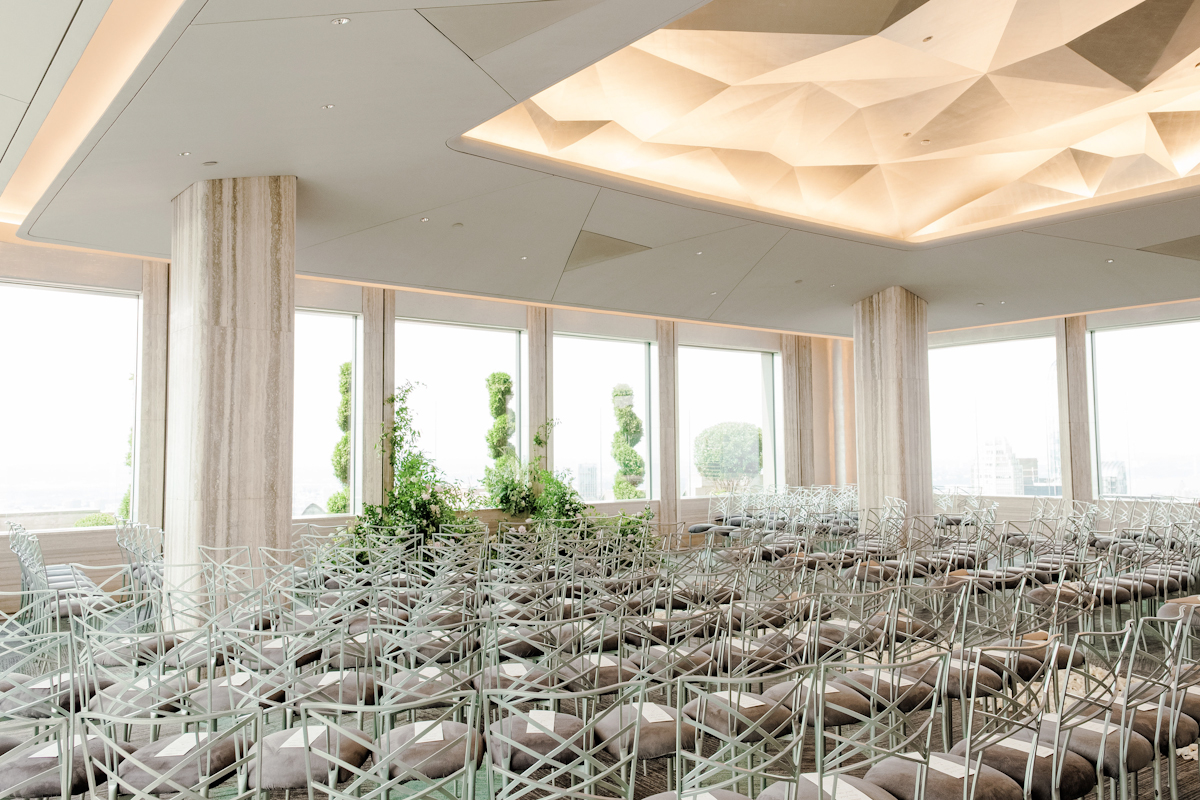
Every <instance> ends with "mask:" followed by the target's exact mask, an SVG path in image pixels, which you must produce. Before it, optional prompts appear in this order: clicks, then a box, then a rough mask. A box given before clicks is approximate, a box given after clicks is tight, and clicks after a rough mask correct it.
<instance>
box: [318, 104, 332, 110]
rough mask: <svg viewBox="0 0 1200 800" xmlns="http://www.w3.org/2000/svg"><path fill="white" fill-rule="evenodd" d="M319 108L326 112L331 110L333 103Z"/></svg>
mask: <svg viewBox="0 0 1200 800" xmlns="http://www.w3.org/2000/svg"><path fill="white" fill-rule="evenodd" d="M321 108H323V109H325V110H326V111H328V110H329V109H331V108H333V103H330V104H329V105H327V106H321Z"/></svg>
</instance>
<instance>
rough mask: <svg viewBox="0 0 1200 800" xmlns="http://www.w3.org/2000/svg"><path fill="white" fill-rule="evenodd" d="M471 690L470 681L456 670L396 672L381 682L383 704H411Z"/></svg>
mask: <svg viewBox="0 0 1200 800" xmlns="http://www.w3.org/2000/svg"><path fill="white" fill-rule="evenodd" d="M471 688H472V681H471V679H470V678H469V677H467V676H466V675H464V674H462V673H460V672H458V671H456V670H452V669H449V668H447V669H443V668H442V667H440V666H439V667H435V666H424V667H421V668H420V669H419V670H416V671H414V672H397V673H396V674H395V675H393V676H392V677H390V678H388V679H387V680H386V681H384V682H383V685H382V693H383V697H384V700H385V702H388V703H412V702H416V701H418V700H425V699H427V698H430V697H436V696H437V695H440V694H446V693H447V692H461V691H465V690H468V689H471Z"/></svg>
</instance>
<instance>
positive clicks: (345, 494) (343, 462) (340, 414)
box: [325, 361, 352, 514]
mask: <svg viewBox="0 0 1200 800" xmlns="http://www.w3.org/2000/svg"><path fill="white" fill-rule="evenodd" d="M351 382H352V375H351V367H350V362H349V361H347V362H346V363H345V364H342V366H341V368H340V372H339V375H338V389H339V390H340V391H341V393H342V400H341V402H339V403H338V410H337V423H338V428H339V429H341V431H342V438H341V439H339V440H338V443H337V444H336V445H335V446H334V448H333V459H332V461H333V474H334V476H335V477H336V478H337V479H338V482H339V483H341V484H342V488H341V491H338V492H334V493H333V494H332V495H330V497H329V501H328V502H326V504H325V510H326V511H328V512H329V513H330V514H348V513H350V493H349V489H350V391H351V390H350V387H351Z"/></svg>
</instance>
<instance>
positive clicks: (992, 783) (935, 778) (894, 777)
mask: <svg viewBox="0 0 1200 800" xmlns="http://www.w3.org/2000/svg"><path fill="white" fill-rule="evenodd" d="M965 768H966V763H965V759H964V758H963V757H962V756H957V755H950V754H949V753H930V767H929V769H928V770H924V772H925V782H924V787H923V788H924V793H923V795H922V794H921V791H920V790H921V788H922V787H921V786H920V785H919V784H918V780H919V776H920V774H921V771H922V770H923V769H924V767H923V766H922V765H921V764H920V763H918V762H917V761H913V760H911V759H908V758H901V757H899V756H892V757H890V758H885V759H884V760H883V761H880V762H879V763H878V764H876V765H875V766H873V767H871V769H870V770H869V771H868V772H867V775H866V781H867V782H868V783H873V784H875V785H876V786H878V787H880V788H882V789H883V790H885V791H887V792H888V793H889V794H891V795H892V796H893V797H895V798H896V799H897V800H916V798H917V797H918V796H924V797H925V798H926V800H954V799H955V798H958V799H959V800H961V798H962V797H964V785H966V786H970V785H971V784H968V783H966V782H967V781H973V782H974V789H975V791H974V792H973V793H971V792H969V791H968V792H967V793H966V795H965V796H969V797H971V798H972V800H1021V798H1022V797H1024V792H1023V791H1022V790H1021V787H1020V785H1018V784H1017V782H1016V781H1014V780H1013V779H1012V778H1010V777H1008V776H1007V775H1005V774H1004V773H1003V772H1000V771H999V770H997V769H993V768H991V767H989V766H987V765H986V764H980V765H979V768H978V775H976V774H975V767H974V766H972V767H971V768H970V772H969V774H967V775H966V777H962V775H963V771H964V769H965Z"/></svg>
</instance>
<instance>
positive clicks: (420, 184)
mask: <svg viewBox="0 0 1200 800" xmlns="http://www.w3.org/2000/svg"><path fill="white" fill-rule="evenodd" d="M218 52H219V53H225V54H231V55H230V57H227V58H224V59H215V58H214V57H213V54H214V53H218ZM429 64H438V68H437V69H433V70H431V69H428V65H429ZM509 102H511V101H510V100H509V99H508V97H507V96H506V95H505V94H504V93H503V92H502V91H501V90H500V89H499V88H498V87H496V85H495V84H494V83H493V82H492V81H491V80H490V79H488V78H487V76H486V75H483V74H482V73H480V72H479V70H478V69H477V68H475V67H474V66H473V65H472V64H471V61H470V59H468V58H467V57H466V56H465V55H463V54H462V52H461V51H459V50H458V48H456V47H455V46H454V45H453V44H451V43H450V42H449V41H447V40H446V38H445V37H444V36H442V35H441V34H440V33H438V31H437V30H436V29H435V28H433V26H431V25H430V24H429V23H428V22H427V21H425V19H424V18H423V17H421V15H420V14H418V13H417V12H415V11H394V12H386V13H379V14H374V15H372V21H371V24H370V25H360V26H354V25H343V26H333V25H329V24H328V23H327V22H326V21H325V20H323V19H321V18H317V17H306V18H299V19H286V20H272V21H267V22H246V23H236V24H229V25H204V26H192V27H191V28H189V29H188V30H187V31H186V32H185V33H184V35H183V36H182V37H181V38H180V40H179V41H178V42H177V43H176V44H175V47H174V48H173V49H172V51H171V54H170V57H168V58H167V59H166V60H165V62H164V63H163V64H162V65H160V67H159V68H158V69H157V70H156V71H155V73H154V75H153V76H152V77H151V78H150V79H149V81H147V83H146V85H145V86H143V87H142V89H141V90H140V91H139V92H138V95H137V97H136V98H135V100H134V101H133V102H132V103H131V104H130V105H129V107H128V108H127V109H126V110H125V112H124V113H123V114H122V115H121V116H120V117H119V118H118V119H117V121H116V122H115V123H114V124H113V126H112V127H111V128H110V129H109V130H108V132H107V133H106V135H105V136H104V138H103V139H101V140H100V142H99V143H98V144H97V145H96V147H95V148H94V149H93V150H92V152H91V153H90V154H89V156H88V158H87V160H86V161H85V162H83V163H82V164H81V165H80V166H79V168H78V169H76V170H75V171H74V173H73V174H71V176H70V179H69V180H68V181H67V183H66V185H65V186H64V187H63V189H62V190H60V191H59V192H58V194H57V196H56V197H55V202H54V203H53V204H52V206H51V208H50V209H49V210H48V213H46V214H43V215H41V216H40V218H38V220H37V222H36V224H35V225H34V226H32V232H33V233H34V235H37V236H44V237H46V238H49V239H55V240H68V239H71V238H72V237H80V238H82V239H84V240H91V241H95V242H97V245H96V246H99V247H102V248H104V249H115V250H121V251H123V252H135V253H139V254H148V255H167V254H168V253H169V251H170V200H171V198H173V197H174V196H175V195H176V194H178V193H179V192H180V191H182V190H183V189H184V188H185V187H187V186H188V185H189V184H190V183H192V182H194V181H196V180H200V179H204V178H217V177H232V176H240V175H278V174H286V175H296V176H298V177H299V179H300V189H299V197H298V204H299V207H298V225H297V229H298V235H297V240H298V241H297V244H298V246H299V247H301V248H303V247H305V246H308V245H311V244H315V243H318V242H321V241H325V240H328V239H332V238H334V237H337V236H344V235H346V234H348V233H352V232H354V231H359V230H363V229H366V228H370V227H372V226H375V225H380V224H383V223H385V222H389V221H391V220H395V219H399V218H401V217H404V216H407V215H409V214H414V213H417V212H419V211H426V210H428V209H429V208H432V207H435V206H438V205H443V204H446V203H452V202H457V201H459V200H462V199H464V198H465V197H470V196H472V195H476V194H484V193H487V192H489V191H494V190H496V189H499V188H503V187H505V186H512V185H515V184H518V183H522V182H527V181H529V180H532V179H534V178H537V177H540V176H539V175H538V174H537V173H531V172H529V171H528V170H523V169H520V168H518V167H513V166H509V165H506V164H500V163H497V162H493V161H485V160H481V159H475V158H471V157H469V156H464V155H462V154H460V153H456V152H454V151H451V150H449V149H448V148H446V147H445V145H444V142H445V139H446V137H447V136H449V135H451V133H453V132H454V131H456V130H457V129H460V128H465V127H468V126H469V125H470V124H471V119H472V118H473V115H474V114H476V113H478V111H477V109H480V108H492V109H497V110H499V109H501V108H504V107H505V105H506V104H507V103H509ZM329 103H332V104H333V105H334V108H333V109H331V110H323V109H322V108H321V106H323V105H325V104H329ZM183 151H187V152H190V153H191V154H192V155H191V156H189V157H186V158H185V157H180V156H179V153H180V152H183ZM204 161H216V162H218V163H217V165H216V166H215V167H204V166H202V162H204ZM106 177H107V178H109V179H110V180H105V178H106ZM102 198H103V199H102ZM131 215H132V216H131ZM139 219H140V220H141V221H135V220H139ZM100 242H103V244H99V243H100Z"/></svg>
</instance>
